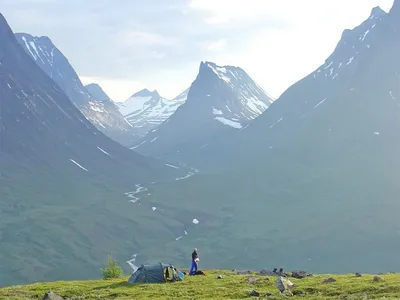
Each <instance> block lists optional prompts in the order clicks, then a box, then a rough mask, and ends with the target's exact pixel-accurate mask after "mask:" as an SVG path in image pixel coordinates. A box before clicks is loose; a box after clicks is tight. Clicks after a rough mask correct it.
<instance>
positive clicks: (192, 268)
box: [189, 248, 200, 275]
mask: <svg viewBox="0 0 400 300" xmlns="http://www.w3.org/2000/svg"><path fill="white" fill-rule="evenodd" d="M199 260H200V259H199V255H198V254H197V248H194V250H193V253H192V265H191V266H190V271H189V275H194V274H195V273H196V272H197V269H198V262H199Z"/></svg>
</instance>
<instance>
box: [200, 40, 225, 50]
mask: <svg viewBox="0 0 400 300" xmlns="http://www.w3.org/2000/svg"><path fill="white" fill-rule="evenodd" d="M203 46H204V48H205V49H206V50H208V51H213V52H219V51H224V50H226V40H225V39H220V40H217V41H208V42H205V43H204V44H203Z"/></svg>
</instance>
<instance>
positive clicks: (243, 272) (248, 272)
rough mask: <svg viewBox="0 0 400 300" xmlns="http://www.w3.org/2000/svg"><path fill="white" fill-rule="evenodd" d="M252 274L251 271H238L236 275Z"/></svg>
mask: <svg viewBox="0 0 400 300" xmlns="http://www.w3.org/2000/svg"><path fill="white" fill-rule="evenodd" d="M247 274H251V271H236V275H247Z"/></svg>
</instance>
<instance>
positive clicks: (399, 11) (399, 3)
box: [389, 0, 400, 18]
mask: <svg viewBox="0 0 400 300" xmlns="http://www.w3.org/2000/svg"><path fill="white" fill-rule="evenodd" d="M389 14H390V15H395V16H398V17H399V18H400V0H394V2H393V6H392V9H391V10H390V12H389Z"/></svg>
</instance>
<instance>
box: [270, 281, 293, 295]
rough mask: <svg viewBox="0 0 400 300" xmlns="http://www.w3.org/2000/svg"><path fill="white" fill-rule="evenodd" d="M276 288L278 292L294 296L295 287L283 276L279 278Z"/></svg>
mask: <svg viewBox="0 0 400 300" xmlns="http://www.w3.org/2000/svg"><path fill="white" fill-rule="evenodd" d="M275 284H276V287H277V288H278V290H279V291H280V292H281V293H282V294H285V295H290V296H291V295H293V293H292V291H291V289H293V288H295V285H294V284H293V283H292V282H291V281H290V280H288V279H285V278H283V277H282V276H279V277H278V278H277V279H276V283H275Z"/></svg>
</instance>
